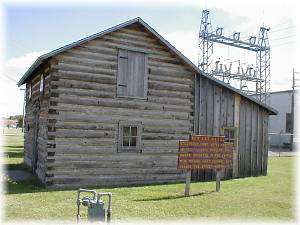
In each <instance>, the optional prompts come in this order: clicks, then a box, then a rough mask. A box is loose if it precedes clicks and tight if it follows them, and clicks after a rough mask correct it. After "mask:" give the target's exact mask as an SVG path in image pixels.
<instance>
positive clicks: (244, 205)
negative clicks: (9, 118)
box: [4, 135, 296, 222]
mask: <svg viewBox="0 0 300 225" xmlns="http://www.w3.org/2000/svg"><path fill="white" fill-rule="evenodd" d="M5 139H6V142H5V144H4V145H5V151H6V154H7V155H9V158H6V164H7V165H8V167H9V168H10V169H15V168H23V167H24V165H23V164H22V155H23V153H22V150H23V146H22V145H23V143H22V136H21V135H15V136H5ZM295 160H296V159H295V158H294V157H280V158H279V157H272V158H270V159H269V169H268V176H263V177H255V178H244V179H235V180H229V181H222V182H221V191H220V192H219V193H217V192H214V189H215V183H214V182H202V183H192V184H191V194H192V196H191V197H187V198H186V197H183V192H184V184H171V185H153V186H143V187H126V188H112V189H97V191H110V192H112V193H113V220H131V219H145V220H156V219H171V220H172V219H174V220H175V219H178V218H181V219H184V218H186V219H191V218H193V219H195V218H197V219H214V220H215V219H216V220H222V221H223V220H224V219H250V220H251V219H256V220H278V221H279V220H280V221H282V220H286V221H293V220H294V218H295V212H294V208H295V207H294V199H295V190H294V182H293V180H294V166H293V165H294V162H295ZM4 183H5V184H6V185H7V189H6V193H5V200H6V203H5V220H6V221H11V220H25V219H30V220H40V219H55V220H57V219H61V220H71V221H74V222H75V219H76V217H75V216H76V190H62V191H53V190H48V189H46V188H44V187H42V186H40V185H38V184H37V182H36V181H35V180H31V181H26V182H20V183H16V182H12V181H9V180H8V179H5V182H4ZM84 210H85V209H84Z"/></svg>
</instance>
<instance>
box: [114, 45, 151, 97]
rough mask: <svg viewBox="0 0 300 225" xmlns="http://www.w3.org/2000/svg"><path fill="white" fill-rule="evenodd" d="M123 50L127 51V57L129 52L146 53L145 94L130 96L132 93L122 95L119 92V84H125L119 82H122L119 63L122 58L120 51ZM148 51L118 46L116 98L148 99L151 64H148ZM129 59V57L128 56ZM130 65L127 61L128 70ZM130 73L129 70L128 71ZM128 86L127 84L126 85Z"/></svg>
mask: <svg viewBox="0 0 300 225" xmlns="http://www.w3.org/2000/svg"><path fill="white" fill-rule="evenodd" d="M121 51H127V57H128V53H129V52H136V53H141V54H143V55H144V57H145V58H144V67H145V68H144V78H143V79H144V88H143V89H144V95H143V96H130V95H122V94H120V93H119V91H118V88H119V86H123V84H122V85H120V84H119V82H120V74H119V73H120V64H119V59H120V57H121V56H120V54H121V53H120V52H121ZM148 53H149V52H147V51H139V50H136V49H134V48H118V58H117V64H118V65H117V74H116V76H117V85H116V98H127V99H138V100H147V99H148V79H149V65H148ZM127 60H129V58H127ZM128 67H129V62H128V61H127V70H128ZM127 73H128V71H127ZM126 87H127V86H126Z"/></svg>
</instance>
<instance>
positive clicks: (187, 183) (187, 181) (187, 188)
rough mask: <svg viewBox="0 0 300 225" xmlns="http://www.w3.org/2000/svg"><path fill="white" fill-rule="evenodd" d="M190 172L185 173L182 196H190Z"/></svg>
mask: <svg viewBox="0 0 300 225" xmlns="http://www.w3.org/2000/svg"><path fill="white" fill-rule="evenodd" d="M191 173H192V171H191V170H187V171H186V178H185V190H184V196H190V185H191Z"/></svg>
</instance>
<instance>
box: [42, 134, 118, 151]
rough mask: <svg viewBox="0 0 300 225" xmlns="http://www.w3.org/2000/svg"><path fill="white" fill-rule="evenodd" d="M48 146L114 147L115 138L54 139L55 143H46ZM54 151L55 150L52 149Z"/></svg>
mask: <svg viewBox="0 0 300 225" xmlns="http://www.w3.org/2000/svg"><path fill="white" fill-rule="evenodd" d="M48 143H49V144H53V143H55V144H56V145H57V146H58V145H59V146H61V148H62V146H67V145H69V146H110V147H111V146H115V144H116V140H115V138H81V137H80V138H73V137H72V138H62V137H56V138H55V141H50V140H49V141H48ZM54 151H55V149H54Z"/></svg>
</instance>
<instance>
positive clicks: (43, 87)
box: [40, 74, 45, 95]
mask: <svg viewBox="0 0 300 225" xmlns="http://www.w3.org/2000/svg"><path fill="white" fill-rule="evenodd" d="M44 89H45V79H44V75H43V74H42V75H41V80H40V93H41V94H42V95H43V94H44Z"/></svg>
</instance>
